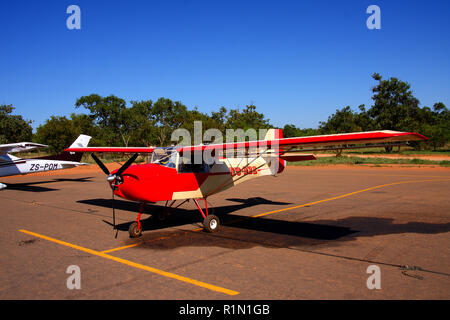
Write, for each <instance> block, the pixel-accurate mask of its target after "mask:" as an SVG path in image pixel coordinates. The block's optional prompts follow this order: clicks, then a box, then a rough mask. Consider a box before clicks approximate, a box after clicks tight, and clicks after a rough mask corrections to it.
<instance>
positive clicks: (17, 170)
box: [0, 154, 80, 177]
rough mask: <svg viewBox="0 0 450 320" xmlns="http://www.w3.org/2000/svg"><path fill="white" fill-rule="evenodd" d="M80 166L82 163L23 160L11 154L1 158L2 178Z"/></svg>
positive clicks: (0, 175)
mask: <svg viewBox="0 0 450 320" xmlns="http://www.w3.org/2000/svg"><path fill="white" fill-rule="evenodd" d="M78 165H80V163H78V162H73V161H61V160H49V159H38V158H36V159H21V158H18V157H15V156H12V155H10V154H6V155H3V156H0V177H6V176H13V175H23V174H29V173H36V172H44V171H53V170H59V169H67V168H72V167H76V166H78Z"/></svg>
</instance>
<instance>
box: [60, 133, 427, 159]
mask: <svg viewBox="0 0 450 320" xmlns="http://www.w3.org/2000/svg"><path fill="white" fill-rule="evenodd" d="M423 140H428V138H426V137H425V136H423V135H421V134H419V133H415V132H400V131H390V130H381V131H366V132H354V133H342V134H330V135H318V136H308V137H296V138H279V139H270V140H256V141H245V142H232V143H221V144H207V145H196V146H186V147H177V151H178V152H180V153H181V154H184V153H187V152H202V151H205V150H206V151H227V152H228V151H239V150H241V151H244V152H249V150H250V153H253V154H255V155H258V154H263V153H266V152H267V151H268V150H272V152H273V150H276V152H277V153H279V154H288V153H292V152H302V151H320V150H330V149H349V148H354V147H355V146H360V147H361V146H362V147H370V146H374V145H375V144H386V143H405V142H408V141H423ZM153 150H155V148H154V147H86V148H68V149H66V150H65V151H69V152H112V153H115V152H117V153H119V152H124V153H151V152H153ZM305 159H306V158H305Z"/></svg>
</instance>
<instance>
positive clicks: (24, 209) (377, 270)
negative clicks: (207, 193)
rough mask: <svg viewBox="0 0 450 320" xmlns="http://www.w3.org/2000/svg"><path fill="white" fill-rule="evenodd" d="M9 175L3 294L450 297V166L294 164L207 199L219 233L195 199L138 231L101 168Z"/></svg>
mask: <svg viewBox="0 0 450 320" xmlns="http://www.w3.org/2000/svg"><path fill="white" fill-rule="evenodd" d="M1 181H2V182H4V183H6V184H8V188H7V189H5V190H2V191H0V201H1V204H0V219H1V220H0V221H1V224H0V225H1V228H2V230H1V232H0V248H1V250H2V254H1V255H0V269H1V272H0V299H200V300H204V299H221V300H222V299H225V300H226V299H283V300H285V299H295V300H297V299H449V298H450V169H447V168H423V167H420V168H418V167H415V168H401V167H393V168H389V167H365V166H329V167H288V168H287V170H286V171H285V172H283V173H282V174H280V175H278V176H277V177H262V178H259V179H255V180H252V181H249V182H247V183H243V184H240V185H238V186H236V187H234V188H231V189H229V190H227V191H225V192H222V193H219V194H217V195H215V196H212V197H211V198H210V199H208V206H209V208H212V207H214V208H215V209H214V210H215V214H216V215H218V216H219V217H220V218H221V222H222V225H221V229H220V230H219V231H218V232H216V233H212V234H211V233H206V232H203V231H202V229H201V227H202V224H201V222H202V218H201V215H200V214H199V212H198V211H197V209H196V207H195V205H194V204H193V203H192V202H189V203H185V204H183V205H182V206H180V207H179V208H177V209H175V210H173V211H172V213H171V215H170V216H168V217H167V219H166V220H164V221H157V219H155V218H154V217H151V215H149V214H144V215H143V226H144V233H143V236H142V237H140V238H137V239H130V238H129V235H128V226H129V224H130V223H131V222H132V221H134V220H135V219H136V216H137V212H138V209H139V206H138V204H136V203H133V202H129V201H125V200H121V199H117V198H116V201H115V207H116V213H117V216H116V222H117V225H118V230H117V231H114V230H113V228H112V225H111V222H112V218H111V215H112V209H111V189H110V188H109V187H108V186H107V184H106V182H105V176H104V174H103V173H102V172H101V171H100V170H98V169H97V168H96V167H94V166H93V167H91V168H89V169H83V170H81V169H80V170H77V169H70V170H65V171H57V172H53V173H51V174H37V175H27V176H17V177H7V178H2V180H1ZM162 205H164V203H157V204H156V205H150V206H148V208H147V213H148V212H156V211H157V209H160V206H162ZM116 234H117V238H116ZM71 266H76V267H77V268H78V269H77V270H79V271H80V272H79V273H77V272H75V273H72V272H73V270H74V269H73V267H72V269H71V268H70V267H71ZM68 268H69V273H68ZM76 275H79V277H78V278H74V276H76ZM74 279H75V280H74ZM68 283H69V285H68ZM75 284H79V285H80V288H79V289H77V288H76V287H75V288H73V286H75ZM69 287H72V289H69Z"/></svg>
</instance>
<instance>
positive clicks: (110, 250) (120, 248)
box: [100, 242, 142, 253]
mask: <svg viewBox="0 0 450 320" xmlns="http://www.w3.org/2000/svg"><path fill="white" fill-rule="evenodd" d="M141 244H142V242H138V243H133V244H130V245H127V246H122V247H118V248H114V249H109V250H105V251H101V252H100V253H110V252H114V251H119V250H123V249H128V248H133V247H137V246H139V245H141Z"/></svg>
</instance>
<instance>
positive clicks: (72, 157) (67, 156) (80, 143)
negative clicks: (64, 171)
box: [41, 134, 92, 162]
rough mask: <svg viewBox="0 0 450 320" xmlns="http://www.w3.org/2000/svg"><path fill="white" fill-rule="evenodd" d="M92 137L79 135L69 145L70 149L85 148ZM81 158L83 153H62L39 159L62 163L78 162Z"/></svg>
mask: <svg viewBox="0 0 450 320" xmlns="http://www.w3.org/2000/svg"><path fill="white" fill-rule="evenodd" d="M91 138H92V137H90V136H87V135H84V134H81V135H80V136H79V137H78V138H77V139H76V140H75V141H74V142H73V143H72V144H71V145H70V148H84V147H87V146H88V144H89V141H90V140H91ZM82 156H83V152H68V151H63V152H61V153H59V154H55V155H52V156H47V157H41V159H47V160H62V161H73V162H80V161H81V157H82Z"/></svg>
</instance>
